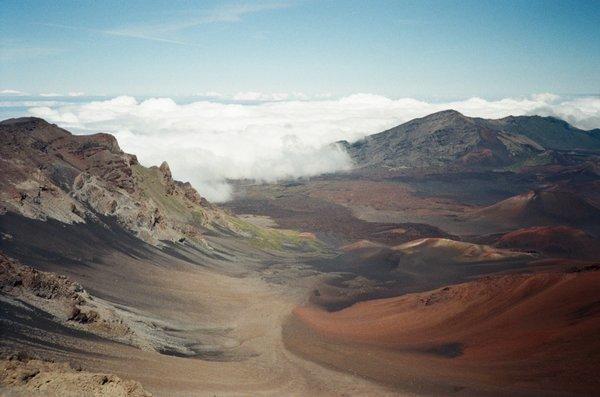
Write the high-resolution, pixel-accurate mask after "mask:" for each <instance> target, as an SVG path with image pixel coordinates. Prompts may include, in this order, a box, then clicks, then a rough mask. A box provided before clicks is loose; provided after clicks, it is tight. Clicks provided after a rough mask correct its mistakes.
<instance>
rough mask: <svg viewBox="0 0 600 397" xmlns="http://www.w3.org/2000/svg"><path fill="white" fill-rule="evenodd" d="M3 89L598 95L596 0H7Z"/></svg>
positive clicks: (1, 22) (1, 20)
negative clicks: (214, 0)
mask: <svg viewBox="0 0 600 397" xmlns="http://www.w3.org/2000/svg"><path fill="white" fill-rule="evenodd" d="M1 3H2V4H1V7H2V12H1V13H0V89H14V90H19V91H23V92H28V93H31V94H37V93H52V92H60V93H66V92H85V93H86V94H88V95H120V94H128V95H136V96H152V95H158V96H189V95H193V94H195V93H199V92H219V93H225V94H228V95H233V94H234V93H236V92H244V91H258V92H271V93H273V92H275V93H276V92H287V93H290V92H302V93H306V94H307V95H317V94H321V93H330V94H332V95H334V96H342V95H348V94H351V93H357V92H366V93H374V94H380V95H385V96H388V97H403V96H410V97H419V98H465V97H470V96H483V97H487V98H494V97H497V98H498V97H503V96H511V95H512V96H514V95H527V94H532V93H539V92H553V93H557V94H581V95H584V94H598V92H600V67H599V66H598V65H600V28H598V26H600V2H598V1H550V0H547V1H489V2H488V1H462V2H450V1H312V0H290V1H257V2H255V1H237V2H211V1H202V2H193V1H174V2H173V1H169V2H167V1H147V0H146V1H96V2H94V1H25V0H18V1H9V0H1Z"/></svg>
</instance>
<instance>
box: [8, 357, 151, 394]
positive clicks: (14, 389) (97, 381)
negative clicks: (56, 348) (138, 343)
mask: <svg viewBox="0 0 600 397" xmlns="http://www.w3.org/2000/svg"><path fill="white" fill-rule="evenodd" d="M0 386H2V387H10V388H11V389H10V394H9V395H11V396H13V395H14V396H55V397H58V396H67V395H68V396H122V397H151V396H152V394H151V393H149V392H148V391H146V390H144V388H143V387H142V385H141V384H140V383H139V382H137V381H134V380H125V379H121V378H119V377H118V376H115V375H111V374H102V373H93V372H87V371H82V370H81V369H75V368H73V367H71V365H69V364H68V363H56V362H51V361H44V360H40V359H36V358H29V357H27V356H26V355H24V354H15V355H11V356H10V357H7V358H3V359H1V360H0Z"/></svg>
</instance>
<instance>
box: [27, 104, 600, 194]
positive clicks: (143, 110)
mask: <svg viewBox="0 0 600 397" xmlns="http://www.w3.org/2000/svg"><path fill="white" fill-rule="evenodd" d="M261 95H262V98H266V97H265V96H264V95H263V94H261ZM247 97H250V95H248V96H247ZM255 97H256V95H255V96H254V98H253V99H256V98H255ZM288 97H291V98H297V97H296V96H294V95H293V94H290V95H289V96H288ZM259 99H260V98H259ZM270 99H272V100H273V101H272V102H263V103H258V104H256V103H255V104H243V103H242V104H240V103H238V104H227V103H219V102H212V101H209V100H202V101H198V102H193V103H187V104H178V103H176V102H175V101H173V100H172V99H169V98H154V99H148V100H144V101H138V100H136V99H135V98H133V97H129V96H120V97H116V98H113V99H110V100H104V101H94V102H87V103H73V104H66V105H64V104H63V105H58V106H54V107H53V106H43V107H32V108H30V109H29V112H30V113H31V114H32V115H34V116H38V117H42V118H45V119H46V120H48V121H50V122H53V123H57V124H59V125H61V126H62V127H64V128H67V129H71V130H73V131H77V132H98V131H102V132H110V133H113V134H114V135H115V136H116V137H117V139H118V140H119V143H120V145H121V147H122V148H123V149H124V150H126V151H127V152H130V153H135V154H137V155H138V158H139V159H140V161H141V162H142V163H143V164H145V165H153V164H154V165H157V164H160V162H162V161H163V160H167V161H168V163H169V164H170V166H171V169H172V171H173V174H174V176H175V177H176V178H177V179H181V180H189V181H190V182H192V184H194V186H196V187H197V188H198V190H199V191H200V193H201V194H203V195H205V196H206V197H208V198H209V199H211V200H213V201H223V200H227V199H228V198H229V197H230V193H231V191H230V187H229V185H228V184H227V183H226V179H237V178H253V179H257V180H262V181H274V180H278V179H282V178H295V177H303V176H312V175H317V174H321V173H324V172H333V171H339V170H344V169H348V168H349V167H351V163H350V159H349V158H348V156H347V155H346V154H345V153H344V152H343V151H342V150H341V149H339V148H337V147H334V146H330V145H329V144H330V143H332V142H335V141H338V140H342V139H346V140H349V141H354V140H356V139H359V138H361V137H363V136H365V135H368V134H372V133H376V132H380V131H383V130H385V129H387V128H390V127H393V126H395V125H398V124H400V123H402V122H405V121H408V120H410V119H413V118H415V117H422V116H425V115H427V114H430V113H433V112H436V111H440V110H444V109H456V110H458V111H460V112H462V113H464V114H465V115H467V116H479V117H485V118H499V117H504V116H508V115H525V114H540V115H553V116H557V117H560V118H562V119H564V120H566V121H568V122H570V123H571V124H573V125H575V126H577V127H580V128H584V129H591V128H598V127H600V98H593V97H590V98H576V99H561V98H560V97H558V96H556V95H552V94H538V95H534V96H532V97H530V98H505V99H501V100H496V101H489V100H485V99H482V98H470V99H467V100H463V101H455V102H444V103H431V102H424V101H420V100H416V99H411V98H401V99H397V100H393V99H389V98H386V97H383V96H378V95H371V94H355V95H350V96H347V97H344V98H340V99H327V100H310V101H307V100H296V99H294V100H285V99H284V98H282V95H281V94H277V95H272V96H271V97H270Z"/></svg>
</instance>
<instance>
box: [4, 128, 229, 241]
mask: <svg viewBox="0 0 600 397" xmlns="http://www.w3.org/2000/svg"><path fill="white" fill-rule="evenodd" d="M0 164H1V165H2V169H3V171H4V173H3V175H2V176H0V188H1V190H0V212H6V211H12V212H16V213H19V214H22V215H24V216H26V217H29V218H34V219H41V220H45V219H47V218H52V219H56V220H59V221H61V222H65V223H75V222H88V221H96V222H100V219H99V217H98V215H102V216H112V217H115V218H116V219H117V220H118V222H119V223H120V224H121V225H122V226H123V227H124V228H126V229H127V230H129V231H131V232H133V233H134V234H136V235H137V236H138V237H140V238H141V239H143V240H145V241H147V242H149V243H152V244H158V243H159V242H160V241H161V240H170V241H179V240H181V238H185V237H189V238H191V239H192V240H194V239H196V240H201V235H202V233H203V231H204V230H208V229H215V228H216V229H223V228H225V229H228V228H231V227H232V225H230V224H229V223H228V220H227V216H226V214H225V213H224V212H223V211H221V210H220V209H218V208H216V207H214V206H212V205H210V204H209V203H208V201H207V200H206V199H204V198H203V197H202V196H200V194H199V193H198V192H197V191H196V190H195V189H194V188H193V187H192V185H191V184H190V183H189V182H185V183H184V182H179V181H176V180H174V179H173V176H172V173H171V169H170V167H169V165H168V164H167V163H166V162H163V163H162V164H161V165H160V167H150V168H146V167H143V166H142V165H140V164H139V162H138V161H137V158H136V157H135V156H134V155H131V154H127V153H124V152H123V151H122V150H121V148H120V147H119V145H118V143H117V140H116V139H115V138H114V137H113V136H112V135H109V134H94V135H72V134H71V133H69V132H68V131H66V130H63V129H61V128H59V127H57V126H55V125H52V124H49V123H47V122H45V121H44V120H41V119H37V118H21V119H10V120H6V121H3V122H1V123H0ZM233 228H234V229H235V227H233Z"/></svg>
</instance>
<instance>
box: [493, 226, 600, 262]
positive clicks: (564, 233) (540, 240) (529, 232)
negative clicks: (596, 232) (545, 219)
mask: <svg viewBox="0 0 600 397" xmlns="http://www.w3.org/2000/svg"><path fill="white" fill-rule="evenodd" d="M495 245H496V246H497V247H501V248H519V249H527V250H535V251H539V252H543V253H547V254H554V255H560V256H567V257H578V258H593V257H599V256H600V252H599V251H600V249H599V248H598V247H599V246H600V241H598V240H596V239H594V238H593V237H592V236H590V235H589V234H587V233H586V232H584V231H583V230H579V229H575V228H572V227H568V226H536V227H531V228H526V229H519V230H515V231H512V232H510V233H506V234H505V235H503V236H502V237H500V238H499V239H498V240H497V241H496V243H495Z"/></svg>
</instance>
